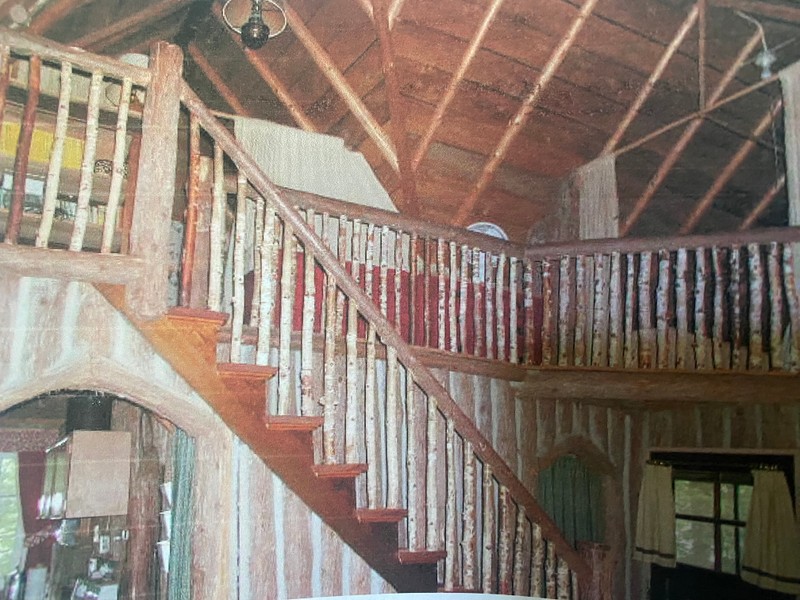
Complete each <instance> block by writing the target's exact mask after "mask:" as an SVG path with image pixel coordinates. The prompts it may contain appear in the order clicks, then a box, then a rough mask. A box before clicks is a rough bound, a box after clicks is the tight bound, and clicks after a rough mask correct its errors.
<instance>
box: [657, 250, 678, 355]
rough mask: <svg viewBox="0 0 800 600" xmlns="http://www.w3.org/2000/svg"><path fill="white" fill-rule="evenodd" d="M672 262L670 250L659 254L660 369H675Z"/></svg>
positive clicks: (658, 350) (658, 352)
mask: <svg viewBox="0 0 800 600" xmlns="http://www.w3.org/2000/svg"><path fill="white" fill-rule="evenodd" d="M672 287H673V283H672V261H671V257H670V253H669V251H668V250H660V251H659V253H658V288H657V289H656V336H657V337H656V353H657V354H656V361H657V362H656V364H657V365H658V368H659V369H671V368H674V366H675V362H674V351H673V345H672V341H671V334H670V328H671V327H672V314H671V310H672V303H671V302H670V294H671V293H672Z"/></svg>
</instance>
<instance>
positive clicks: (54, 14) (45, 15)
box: [8, 0, 92, 35]
mask: <svg viewBox="0 0 800 600" xmlns="http://www.w3.org/2000/svg"><path fill="white" fill-rule="evenodd" d="M90 2H92V0H54V1H53V2H50V4H48V5H47V6H45V7H44V8H43V9H42V10H40V11H39V12H38V13H37V14H35V15H34V16H33V17H32V18H31V24H30V26H29V27H28V31H29V32H30V33H33V34H36V35H42V34H44V33H47V31H48V30H49V29H50V28H51V27H52V26H53V25H55V24H56V23H58V22H59V21H60V20H61V19H63V18H64V17H65V16H67V15H68V14H69V13H71V12H72V11H75V10H77V9H79V8H81V7H82V6H85V5H86V4H89V3H90ZM11 4H12V3H11V2H9V3H8V5H9V7H10V6H11Z"/></svg>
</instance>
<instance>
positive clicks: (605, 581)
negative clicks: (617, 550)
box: [578, 542, 614, 600]
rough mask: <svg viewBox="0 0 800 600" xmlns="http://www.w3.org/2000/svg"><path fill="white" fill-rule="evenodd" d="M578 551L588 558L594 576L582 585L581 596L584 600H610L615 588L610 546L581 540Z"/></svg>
mask: <svg viewBox="0 0 800 600" xmlns="http://www.w3.org/2000/svg"><path fill="white" fill-rule="evenodd" d="M578 552H580V554H581V556H583V557H584V558H585V559H586V562H587V563H588V564H589V566H590V567H591V570H592V577H591V578H590V579H586V580H585V581H584V582H583V584H582V585H581V586H580V597H581V598H582V599H584V600H610V599H611V597H612V596H611V594H612V591H613V589H614V581H613V577H612V575H613V573H614V568H613V564H612V561H611V560H610V558H611V556H610V552H611V551H610V548H609V547H608V546H604V545H603V544H595V543H592V542H580V543H579V544H578Z"/></svg>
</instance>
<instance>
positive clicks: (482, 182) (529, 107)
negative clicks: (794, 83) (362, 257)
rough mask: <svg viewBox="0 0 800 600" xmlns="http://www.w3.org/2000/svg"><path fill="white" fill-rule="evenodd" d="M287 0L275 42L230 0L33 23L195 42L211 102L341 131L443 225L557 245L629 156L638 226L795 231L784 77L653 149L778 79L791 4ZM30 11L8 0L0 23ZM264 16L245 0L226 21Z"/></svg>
mask: <svg viewBox="0 0 800 600" xmlns="http://www.w3.org/2000/svg"><path fill="white" fill-rule="evenodd" d="M278 1H279V2H282V4H283V6H284V7H285V10H286V13H287V15H288V21H289V26H288V28H287V29H286V31H285V32H284V33H282V34H281V35H279V36H277V37H275V38H274V39H271V40H270V41H269V42H268V43H267V44H266V46H265V47H264V48H262V49H260V50H258V51H249V50H247V51H245V50H243V47H242V45H241V43H240V42H239V40H238V37H237V36H236V34H234V33H233V32H231V31H230V30H229V29H228V28H227V27H226V26H225V25H224V23H223V22H222V19H221V8H222V2H221V0H213V1H212V0H194V1H190V0H150V1H147V2H146V1H145V0H50V1H49V2H47V3H45V4H44V5H42V3H41V2H38V4H39V5H40V7H39V10H38V12H37V13H36V14H34V15H33V17H32V18H31V20H30V24H29V27H30V30H32V31H33V32H36V33H40V34H42V35H45V36H47V37H51V38H52V39H55V40H58V41H62V42H66V43H69V44H71V45H76V46H80V47H84V48H86V49H88V50H91V51H94V52H98V53H104V54H112V55H117V54H121V53H123V52H131V51H136V52H141V51H146V49H147V47H148V45H149V44H150V43H151V42H152V41H154V40H158V39H165V40H169V41H173V42H175V43H178V44H180V45H181V46H182V47H183V48H184V52H185V55H186V64H185V78H186V79H187V81H188V82H189V83H190V84H191V85H192V87H193V88H194V89H195V90H197V92H198V93H199V94H200V96H201V98H203V100H204V101H205V102H206V103H207V104H208V105H209V106H211V107H212V108H215V109H217V110H220V111H224V112H233V113H239V114H244V115H249V116H253V117H258V118H264V119H270V120H273V121H277V122H279V123H285V124H290V125H296V126H298V127H302V128H304V129H308V130H312V131H318V132H324V133H328V134H332V135H336V136H340V137H342V138H343V139H344V140H345V142H346V144H347V146H348V147H350V148H353V149H358V150H360V151H361V152H362V153H363V154H364V155H365V156H366V158H367V160H368V161H369V162H370V164H371V165H372V167H373V169H374V171H375V173H376V174H377V176H378V177H379V179H380V180H381V181H382V182H383V184H384V186H385V187H386V189H387V190H388V191H389V192H390V194H391V196H392V198H393V199H394V201H395V204H396V205H397V206H398V208H399V209H400V210H401V211H404V212H407V213H409V214H415V215H418V216H420V217H422V218H424V219H427V220H430V221H435V222H441V223H448V224H457V225H466V224H469V223H471V222H474V221H484V220H488V221H493V222H495V223H498V224H499V225H501V226H502V227H503V228H504V229H506V231H508V233H509V235H510V236H511V237H512V239H517V240H524V239H525V238H526V237H527V236H528V235H529V234H530V232H531V231H532V229H536V230H537V231H539V232H540V233H542V232H543V233H542V235H543V237H552V236H554V235H556V234H555V231H557V230H558V229H559V227H560V225H561V224H559V223H558V222H557V220H558V219H560V218H562V217H560V216H559V215H561V214H563V212H564V211H558V210H557V207H558V203H559V201H560V198H561V196H562V190H563V187H564V182H565V180H566V179H567V178H568V177H569V176H570V174H571V173H572V172H573V171H574V170H575V169H576V168H578V167H580V166H581V165H584V164H586V163H587V162H589V161H591V160H593V159H594V158H596V157H598V156H599V155H600V154H601V153H603V152H604V151H605V152H607V151H616V152H617V153H618V155H617V177H618V188H619V195H620V205H621V206H620V213H621V222H622V223H623V231H624V233H626V234H627V235H666V234H672V233H677V232H681V231H683V232H688V231H692V232H696V233H699V232H705V231H718V230H731V229H736V228H739V227H743V226H744V227H749V226H753V227H758V226H765V225H770V226H772V225H785V224H786V213H787V208H786V196H785V192H784V190H783V189H782V188H781V187H780V186H778V187H776V183H780V178H781V176H782V175H783V172H784V166H783V153H782V131H781V128H782V119H781V118H780V115H779V114H777V116H775V115H776V111H775V110H772V113H771V114H770V110H771V107H773V105H774V102H775V101H776V99H777V98H779V96H780V86H779V83H778V82H777V81H775V79H774V78H773V79H772V80H771V82H770V80H767V83H765V84H763V85H762V87H760V88H759V89H758V90H756V91H754V92H752V93H750V94H748V95H746V96H743V97H742V98H740V99H738V100H735V101H732V102H728V103H726V104H725V105H724V106H723V107H721V108H718V109H716V110H713V111H705V112H703V114H702V117H703V118H702V119H698V120H697V123H696V124H695V126H694V128H695V129H696V132H695V133H694V134H692V135H688V134H686V133H684V132H685V131H686V127H687V125H689V124H690V122H687V121H685V122H684V123H683V124H682V125H681V126H679V127H674V128H673V129H671V130H669V131H667V132H666V133H664V134H662V135H660V136H658V137H655V138H653V139H650V140H645V141H644V143H636V142H637V140H639V139H640V138H642V137H643V136H645V135H647V134H649V133H651V132H653V131H656V130H658V129H659V128H662V127H664V126H666V125H668V124H670V123H672V122H674V121H675V120H677V119H681V118H684V117H687V115H693V114H695V113H697V112H698V111H701V110H704V109H707V108H708V107H710V106H713V105H714V103H715V101H717V100H720V99H725V98H727V97H728V96H730V95H731V94H734V93H736V92H739V91H741V90H744V89H746V88H747V87H748V86H750V85H752V84H756V83H758V82H759V81H761V76H760V75H761V69H760V68H759V67H758V66H756V65H755V64H753V63H752V61H753V60H754V58H755V57H756V55H757V53H758V52H759V51H760V50H762V49H763V44H764V41H765V42H766V44H767V46H768V47H770V48H776V47H777V50H776V51H775V54H776V55H777V61H776V63H775V65H774V67H773V70H774V71H777V69H780V68H782V67H784V66H786V65H788V64H790V63H792V62H794V61H795V60H797V59H798V58H800V5H797V4H796V3H794V2H789V1H788V0H787V1H779V0H770V1H767V0H700V1H699V2H698V3H697V4H695V3H694V2H693V1H689V0H635V1H634V0H278ZM21 3H22V4H25V3H27V4H28V5H30V6H33V5H34V4H35V3H34V1H33V0H25V2H21ZM16 4H18V3H17V2H14V1H13V0H6V1H5V2H3V1H2V0H0V17H2V18H4V19H5V20H6V22H10V18H11V17H10V12H11V9H12V8H13V6H14V5H16ZM265 4H266V3H265ZM248 7H249V0H233V3H232V5H231V6H230V7H229V14H230V15H232V16H233V15H246V13H247V11H248ZM735 9H740V10H741V11H744V12H745V14H746V15H748V16H749V17H751V18H752V19H755V20H756V21H758V22H759V23H761V24H762V25H763V31H764V38H763V39H762V38H761V37H760V36H758V35H755V36H754V34H757V32H758V30H757V27H756V25H755V23H754V22H753V21H751V20H747V19H746V18H744V17H742V16H740V15H739V14H737V13H736V12H735ZM271 16H275V17H277V14H274V15H271ZM242 18H243V17H242ZM743 49H744V50H743ZM737 56H741V57H742V59H743V60H742V61H741V62H742V65H741V68H739V69H735V70H731V65H732V64H734V63H735V62H736V59H737ZM728 71H730V73H731V74H732V75H733V74H734V73H735V76H734V77H733V80H732V81H731V82H730V83H729V84H728V85H727V86H725V88H724V90H721V89H717V88H719V87H721V86H720V85H719V83H720V81H721V80H722V79H723V77H724V74H725V73H726V72H728ZM773 108H774V107H773ZM681 138H683V139H681ZM679 142H680V143H685V144H686V149H685V150H683V151H681V152H676V151H674V150H673V148H674V146H675V145H676V144H677V143H679ZM737 155H740V156H742V160H741V164H740V165H739V166H738V168H736V169H733V168H732V167H733V166H737V164H736V163H735V162H733V161H734V159H735V157H736V156H737ZM665 157H666V158H667V159H668V160H669V162H670V163H674V166H672V167H671V168H667V167H668V166H669V163H665ZM729 167H730V168H729ZM726 168H729V170H730V171H731V173H732V174H731V176H730V177H726V173H725V171H726ZM659 169H661V170H662V171H664V176H663V178H661V179H662V180H661V181H655V182H654V181H651V180H652V178H653V176H654V175H655V174H656V173H657V172H658V171H659ZM648 182H650V183H649V184H648ZM648 185H650V187H651V188H653V193H652V194H649V195H647V196H645V195H644V193H645V191H646V190H647V189H648ZM771 188H774V190H776V191H775V193H774V194H773V196H774V197H767V200H769V202H765V203H764V206H765V208H764V209H763V211H761V212H759V213H756V212H755V211H756V209H757V208H758V205H759V203H760V201H761V200H762V199H764V198H765V195H767V194H768V193H769V192H770V190H771ZM709 190H711V191H710V192H709ZM774 190H773V191H774ZM714 192H716V193H714ZM650 196H652V197H650ZM698 207H699V208H698ZM640 209H641V215H639V214H638V213H639V211H640ZM693 215H694V216H693ZM748 217H749V218H748Z"/></svg>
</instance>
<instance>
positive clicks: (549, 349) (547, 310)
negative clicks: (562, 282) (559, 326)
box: [542, 258, 563, 365]
mask: <svg viewBox="0 0 800 600" xmlns="http://www.w3.org/2000/svg"><path fill="white" fill-rule="evenodd" d="M562 260H563V259H562ZM553 269H554V267H553V263H552V261H551V260H550V259H549V258H545V259H544V260H543V261H542V364H543V365H552V364H553V356H554V354H556V353H557V352H558V348H556V349H555V352H554V350H553V343H554V342H556V339H555V338H556V318H557V316H558V315H557V313H556V307H555V298H554V297H553V295H554V294H553V289H554V288H553Z"/></svg>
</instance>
